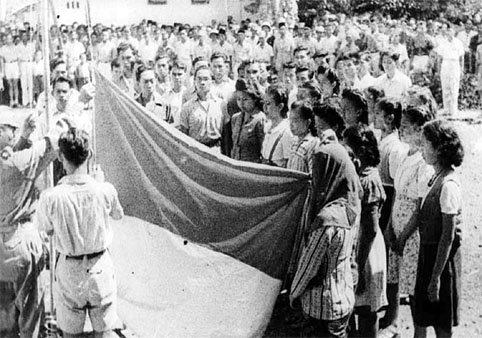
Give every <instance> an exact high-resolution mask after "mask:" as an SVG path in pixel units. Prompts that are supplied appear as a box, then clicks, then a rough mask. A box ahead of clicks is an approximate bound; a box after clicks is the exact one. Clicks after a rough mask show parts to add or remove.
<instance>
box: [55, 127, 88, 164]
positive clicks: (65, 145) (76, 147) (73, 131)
mask: <svg viewBox="0 0 482 338" xmlns="http://www.w3.org/2000/svg"><path fill="white" fill-rule="evenodd" d="M58 144H59V150H60V153H61V154H62V155H63V156H64V157H65V159H66V160H67V161H69V162H70V163H72V164H73V165H75V166H76V167H78V166H80V165H81V164H83V163H84V162H85V161H86V160H87V159H88V158H89V155H90V140H89V135H88V134H87V132H86V131H85V130H82V129H77V128H73V127H71V128H69V129H68V130H67V131H66V132H64V133H62V134H61V135H60V138H59V143H58Z"/></svg>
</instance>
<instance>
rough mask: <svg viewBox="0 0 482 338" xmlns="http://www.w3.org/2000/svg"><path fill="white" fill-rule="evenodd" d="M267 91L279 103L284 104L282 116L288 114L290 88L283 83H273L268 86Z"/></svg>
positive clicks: (284, 116)
mask: <svg viewBox="0 0 482 338" xmlns="http://www.w3.org/2000/svg"><path fill="white" fill-rule="evenodd" d="M266 93H267V94H268V95H270V96H272V97H273V100H274V101H275V103H276V104H277V105H280V104H283V109H282V110H281V111H280V115H281V117H282V118H286V117H287V116H288V110H289V107H288V89H287V88H286V87H285V86H282V85H272V86H269V87H268V90H267V91H266Z"/></svg>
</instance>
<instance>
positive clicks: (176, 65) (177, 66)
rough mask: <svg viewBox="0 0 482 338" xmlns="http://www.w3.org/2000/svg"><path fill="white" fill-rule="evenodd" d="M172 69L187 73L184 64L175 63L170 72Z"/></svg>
mask: <svg viewBox="0 0 482 338" xmlns="http://www.w3.org/2000/svg"><path fill="white" fill-rule="evenodd" d="M174 68H177V69H180V70H183V71H184V72H187V66H186V64H185V63H184V62H175V63H174V64H173V65H172V67H171V70H173V69H174Z"/></svg>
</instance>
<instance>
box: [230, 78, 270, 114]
mask: <svg viewBox="0 0 482 338" xmlns="http://www.w3.org/2000/svg"><path fill="white" fill-rule="evenodd" d="M235 88H236V103H237V104H238V107H239V109H240V110H241V111H242V112H244V113H247V114H253V113H256V112H258V111H260V110H262V109H263V92H262V90H261V87H260V86H259V84H258V83H257V82H255V81H249V80H246V79H238V80H237V81H236V85H235Z"/></svg>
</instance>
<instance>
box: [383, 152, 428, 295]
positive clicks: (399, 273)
mask: <svg viewBox="0 0 482 338" xmlns="http://www.w3.org/2000/svg"><path fill="white" fill-rule="evenodd" d="M432 174H433V168H432V167H431V166H428V165H427V164H426V163H425V161H424V160H423V158H422V154H421V152H416V153H415V154H413V155H409V156H407V157H406V158H405V159H404V160H403V161H402V163H401V164H400V167H399V168H398V170H397V172H396V174H395V180H394V186H395V200H394V203H393V209H392V228H393V231H394V233H395V236H396V237H398V236H399V235H400V234H401V233H402V231H403V230H404V229H405V227H406V226H407V225H408V222H409V220H410V218H411V217H412V215H413V213H414V212H415V211H416V209H417V206H418V200H419V199H421V198H423V197H424V196H425V193H426V191H427V189H428V181H429V180H430V177H431V176H432ZM419 246H420V235H419V233H418V230H417V231H415V232H414V233H413V234H412V236H410V238H409V239H408V240H407V242H406V243H405V248H404V251H403V256H399V255H397V254H396V253H395V252H394V251H392V250H389V257H388V283H390V284H397V283H398V284H399V290H400V293H401V294H409V295H413V294H414V289H415V278H416V275H417V261H418V250H419Z"/></svg>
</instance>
